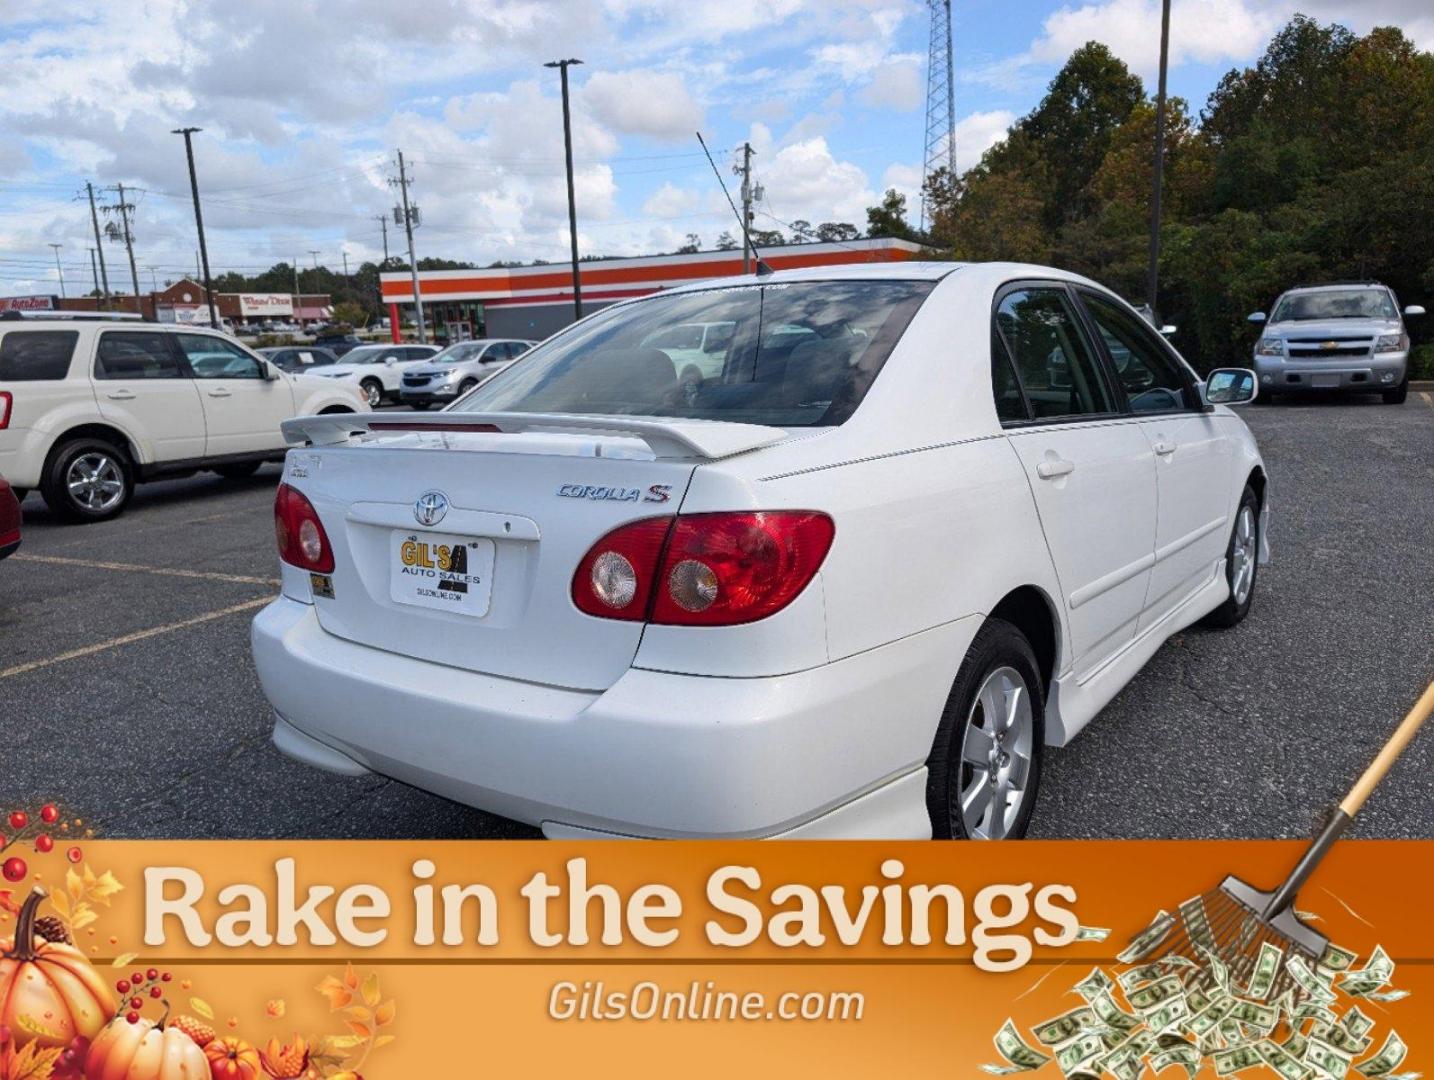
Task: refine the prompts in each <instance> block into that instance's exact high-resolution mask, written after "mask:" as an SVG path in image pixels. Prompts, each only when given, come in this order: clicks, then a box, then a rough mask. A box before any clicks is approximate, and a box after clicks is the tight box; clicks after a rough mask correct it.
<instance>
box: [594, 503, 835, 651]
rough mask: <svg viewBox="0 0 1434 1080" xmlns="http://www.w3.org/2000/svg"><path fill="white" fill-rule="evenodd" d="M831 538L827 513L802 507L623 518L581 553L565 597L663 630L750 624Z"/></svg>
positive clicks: (801, 576) (787, 592) (771, 610)
mask: <svg viewBox="0 0 1434 1080" xmlns="http://www.w3.org/2000/svg"><path fill="white" fill-rule="evenodd" d="M834 534H835V525H834V524H833V523H832V519H831V518H829V517H827V516H826V515H825V514H819V513H816V512H813V511H804V510H796V511H793V510H781V511H755V512H739V513H715V514H684V515H680V516H679V517H677V518H675V519H673V518H649V519H647V520H644V521H638V522H633V523H632V524H631V525H624V526H623V527H622V528H619V529H615V530H614V531H612V532H610V533H608V534H607V536H605V537H603V538H602V539H601V540H599V541H598V542H597V543H596V544H595V545H593V547H592V549H591V550H590V551H589V552H588V553H587V555H585V556H584V557H583V560H582V562H581V563H579V565H578V571H577V573H576V574H575V575H574V577H573V601H574V602H575V603H576V604H577V605H578V607H579V608H580V609H581V610H583V611H585V612H587V613H588V614H589V615H598V616H603V617H606V618H617V619H647V620H649V621H651V622H653V623H658V624H662V625H668V626H735V625H738V624H741V623H749V622H756V621H757V620H758V619H765V618H766V617H767V616H769V615H773V614H775V613H776V612H778V611H781V610H782V608H784V607H786V606H787V605H788V604H790V603H791V602H792V601H793V600H794V599H796V597H797V596H798V595H799V594H800V593H801V591H802V590H803V589H805V588H806V587H807V585H808V584H809V583H810V582H811V580H812V578H813V577H814V576H815V575H816V572H817V570H818V569H820V567H821V564H822V560H824V559H825V558H826V554H827V551H828V550H829V549H830V547H831V543H832V537H833V535H834Z"/></svg>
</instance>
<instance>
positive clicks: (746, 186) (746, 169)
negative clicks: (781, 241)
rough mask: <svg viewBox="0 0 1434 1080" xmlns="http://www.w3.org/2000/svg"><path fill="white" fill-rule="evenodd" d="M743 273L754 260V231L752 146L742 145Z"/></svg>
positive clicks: (745, 143)
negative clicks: (752, 237) (752, 236)
mask: <svg viewBox="0 0 1434 1080" xmlns="http://www.w3.org/2000/svg"><path fill="white" fill-rule="evenodd" d="M741 172H742V273H744V274H745V273H746V272H747V268H748V265H749V264H750V263H751V260H752V244H751V242H750V240H749V239H748V235H749V234H750V233H751V231H752V144H751V143H749V142H744V143H743V144H742V170H741Z"/></svg>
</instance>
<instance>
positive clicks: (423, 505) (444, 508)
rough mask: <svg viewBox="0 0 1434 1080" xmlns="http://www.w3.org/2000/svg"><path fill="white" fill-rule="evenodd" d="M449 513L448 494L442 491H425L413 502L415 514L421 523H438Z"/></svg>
mask: <svg viewBox="0 0 1434 1080" xmlns="http://www.w3.org/2000/svg"><path fill="white" fill-rule="evenodd" d="M446 513H448V496H447V495H445V494H443V492H441V491H425V492H424V493H423V494H422V495H420V496H419V497H418V501H417V502H416V503H414V504H413V516H414V518H415V519H417V521H418V523H419V524H420V525H437V524H438V523H439V522H440V521H442V520H443V515H444V514H446Z"/></svg>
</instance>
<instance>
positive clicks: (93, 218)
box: [85, 180, 110, 311]
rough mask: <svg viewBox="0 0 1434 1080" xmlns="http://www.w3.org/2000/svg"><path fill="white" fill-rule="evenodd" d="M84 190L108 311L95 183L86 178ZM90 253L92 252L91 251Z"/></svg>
mask: <svg viewBox="0 0 1434 1080" xmlns="http://www.w3.org/2000/svg"><path fill="white" fill-rule="evenodd" d="M85 191H86V192H88V193H89V196H90V224H91V225H93V226H94V227H95V248H96V249H98V250H99V253H100V281H101V282H102V283H103V284H104V292H103V293H102V295H103V296H104V302H105V310H106V311H108V310H109V306H110V275H109V271H108V270H106V269H105V251H104V245H103V244H101V243H100V215H99V213H98V211H96V210H95V185H94V184H92V183H90V182H89V181H88V180H86V181H85ZM91 254H93V251H92V252H91Z"/></svg>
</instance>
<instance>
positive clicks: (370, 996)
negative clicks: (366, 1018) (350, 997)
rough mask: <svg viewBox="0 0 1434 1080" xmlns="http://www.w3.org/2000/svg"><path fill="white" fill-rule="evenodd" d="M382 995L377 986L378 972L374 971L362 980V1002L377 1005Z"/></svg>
mask: <svg viewBox="0 0 1434 1080" xmlns="http://www.w3.org/2000/svg"><path fill="white" fill-rule="evenodd" d="M382 996H383V995H382V994H381V993H380V992H379V988H378V973H377V972H374V973H372V974H370V975H369V976H368V978H366V979H364V981H363V1000H364V1004H365V1005H369V1006H373V1005H377V1004H378V1003H379V1000H380V998H381V997H382Z"/></svg>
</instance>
